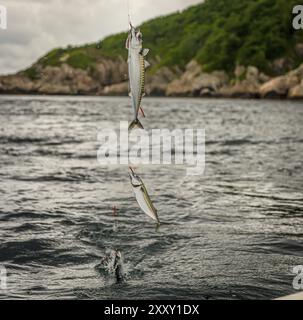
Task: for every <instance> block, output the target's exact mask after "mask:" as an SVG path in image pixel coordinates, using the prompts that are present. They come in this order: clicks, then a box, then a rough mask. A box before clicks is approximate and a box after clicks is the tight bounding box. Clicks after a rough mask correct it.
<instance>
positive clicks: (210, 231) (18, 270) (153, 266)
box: [0, 96, 303, 299]
mask: <svg viewBox="0 0 303 320" xmlns="http://www.w3.org/2000/svg"><path fill="white" fill-rule="evenodd" d="M144 106H145V109H146V110H145V111H146V113H147V114H148V117H149V118H148V119H149V122H148V126H151V125H152V124H153V126H154V127H159V128H163V127H167V128H173V127H181V128H182V127H190V124H192V125H193V126H194V127H203V128H205V129H206V139H207V153H206V172H205V175H204V176H201V177H199V176H198V177H186V176H185V174H184V170H183V169H180V168H179V167H174V166H163V167H160V168H159V167H157V168H156V167H152V166H150V167H145V168H144V169H142V168H141V169H140V170H139V172H140V174H141V176H142V178H143V179H144V180H145V182H146V185H147V186H148V189H149V190H150V193H151V194H152V198H153V199H154V200H155V205H156V207H157V208H158V209H159V214H160V216H161V218H162V220H164V221H166V222H167V224H165V225H163V226H162V227H161V228H160V229H159V230H158V231H157V230H155V227H154V224H153V223H152V222H151V220H149V218H148V217H147V216H145V215H144V214H141V213H140V211H139V209H138V208H137V205H136V203H135V200H134V197H133V194H132V191H131V188H130V184H129V179H128V176H127V171H126V168H125V167H109V168H105V167H101V166H100V165H98V163H97V161H96V150H97V146H98V145H97V138H96V136H97V131H98V127H99V126H100V124H101V123H102V124H103V125H104V123H107V124H110V123H111V122H112V123H114V122H116V121H118V120H120V119H124V120H126V119H128V118H129V117H130V107H129V101H128V99H127V98H84V97H83V98H82V97H79V98H66V97H60V98H56V97H52V98H48V97H35V98H33V97H7V96H1V97H0V123H1V128H0V152H1V153H0V197H1V198H0V264H2V265H4V266H6V268H7V271H8V274H9V277H8V281H7V285H8V288H7V290H6V291H4V290H2V291H1V290H0V297H1V298H21V299H23V298H30V299H37V298H42V299H52V298H56V299H63V298H72V299H75V298H78V299H87V298H88V299H108V298H113V299H115V298H150V299H160V298H194V299H205V298H212V299H219V298H226V299H237V298H240V299H244V298H273V297H276V296H279V295H282V294H288V293H291V292H293V289H292V279H293V275H292V273H291V269H292V267H293V266H294V265H298V264H303V230H302V223H303V193H302V187H303V172H302V156H303V133H302V129H303V105H302V103H299V102H286V101H241V100H199V99H196V100H192V99H179V100H178V99H147V100H145V102H144ZM145 123H146V124H147V122H146V120H145ZM112 205H117V207H118V208H119V216H118V218H117V221H118V225H119V228H118V232H114V231H113V217H112V214H111V206H112ZM113 248H119V249H120V250H121V251H122V252H123V254H124V260H125V268H126V270H127V272H128V278H129V279H128V281H127V282H126V283H124V284H122V285H117V284H115V282H114V279H111V277H109V276H106V275H105V274H103V273H102V272H101V273H100V272H99V270H98V269H97V268H96V265H97V264H98V263H99V261H100V259H101V257H102V256H103V255H104V254H105V252H106V250H110V249H113Z"/></svg>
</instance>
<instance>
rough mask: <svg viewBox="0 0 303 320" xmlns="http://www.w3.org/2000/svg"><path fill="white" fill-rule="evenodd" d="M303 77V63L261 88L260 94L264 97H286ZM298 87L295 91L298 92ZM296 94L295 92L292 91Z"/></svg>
mask: <svg viewBox="0 0 303 320" xmlns="http://www.w3.org/2000/svg"><path fill="white" fill-rule="evenodd" d="M302 79H303V64H302V65H301V66H300V67H299V68H297V69H295V70H292V71H290V72H289V73H287V74H286V75H285V76H280V77H277V78H274V79H272V80H270V81H268V82H266V83H265V84H263V85H262V86H261V88H260V95H261V97H263V98H283V97H284V98H285V97H287V95H288V92H290V90H291V89H292V88H294V87H296V86H297V85H298V84H300V82H301V81H302ZM297 90H298V89H296V91H295V92H297ZM292 94H294V93H292Z"/></svg>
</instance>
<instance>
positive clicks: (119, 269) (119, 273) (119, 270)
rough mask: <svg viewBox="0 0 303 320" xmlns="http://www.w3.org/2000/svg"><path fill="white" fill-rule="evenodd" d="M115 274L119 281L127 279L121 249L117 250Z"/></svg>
mask: <svg viewBox="0 0 303 320" xmlns="http://www.w3.org/2000/svg"><path fill="white" fill-rule="evenodd" d="M114 269H115V276H116V280H117V283H121V282H124V281H125V272H124V268H123V261H122V254H121V252H120V251H119V250H116V253H115V262H114Z"/></svg>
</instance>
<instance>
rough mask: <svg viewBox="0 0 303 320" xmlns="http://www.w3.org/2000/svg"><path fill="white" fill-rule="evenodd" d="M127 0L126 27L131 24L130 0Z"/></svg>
mask: <svg viewBox="0 0 303 320" xmlns="http://www.w3.org/2000/svg"><path fill="white" fill-rule="evenodd" d="M126 1H127V14H128V27H129V25H131V24H132V23H131V13H130V0H126Z"/></svg>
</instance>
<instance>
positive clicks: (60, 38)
mask: <svg viewBox="0 0 303 320" xmlns="http://www.w3.org/2000/svg"><path fill="white" fill-rule="evenodd" d="M128 1H129V3H130V13H131V16H132V20H133V23H134V24H136V25H137V24H140V23H141V22H142V21H144V20H147V19H150V18H153V17H156V16H158V15H163V14H167V13H170V12H174V11H177V10H181V9H184V8H186V7H188V6H190V5H192V4H196V3H199V2H201V0H166V1H165V0H110V1H109V0H0V4H2V5H5V6H6V7H7V12H8V19H7V20H8V21H7V22H8V29H7V30H2V29H0V74H4V73H11V72H16V71H18V70H21V69H24V68H26V67H28V66H29V65H31V64H32V63H33V62H35V61H36V60H37V58H39V57H41V56H42V55H43V54H45V53H46V52H47V51H49V50H51V49H52V48H54V47H59V46H67V45H68V44H72V45H75V44H82V43H88V42H93V41H97V40H100V39H102V38H103V37H104V36H106V35H109V34H113V33H116V32H120V31H124V30H126V29H127V27H128V17H127V7H128V5H127V2H128Z"/></svg>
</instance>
